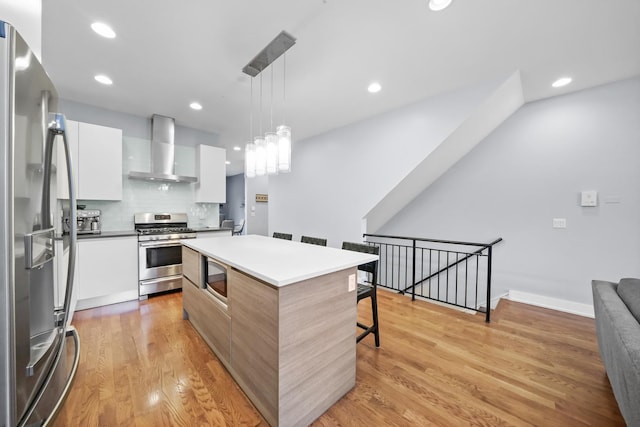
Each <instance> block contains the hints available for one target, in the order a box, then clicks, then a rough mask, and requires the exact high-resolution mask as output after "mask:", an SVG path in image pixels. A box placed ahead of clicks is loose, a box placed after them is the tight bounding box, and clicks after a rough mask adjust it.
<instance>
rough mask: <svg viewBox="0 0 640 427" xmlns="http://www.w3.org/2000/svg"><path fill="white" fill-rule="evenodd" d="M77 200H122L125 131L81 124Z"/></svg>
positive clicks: (79, 129)
mask: <svg viewBox="0 0 640 427" xmlns="http://www.w3.org/2000/svg"><path fill="white" fill-rule="evenodd" d="M78 135H79V138H78V141H79V143H78V146H79V150H78V151H79V159H78V199H81V200H122V130H121V129H115V128H109V127H105V126H98V125H93V124H90V123H82V122H81V123H80V124H79V128H78Z"/></svg>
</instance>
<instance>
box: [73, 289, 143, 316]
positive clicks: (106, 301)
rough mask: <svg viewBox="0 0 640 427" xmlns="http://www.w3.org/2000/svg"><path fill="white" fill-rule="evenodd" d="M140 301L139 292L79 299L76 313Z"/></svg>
mask: <svg viewBox="0 0 640 427" xmlns="http://www.w3.org/2000/svg"><path fill="white" fill-rule="evenodd" d="M136 299H138V290H137V289H136V290H134V291H125V292H119V293H117V294H111V295H104V296H101V297H95V298H87V299H79V300H78V303H77V305H76V311H79V310H87V309H89V308H95V307H101V306H103V305H111V304H117V303H120V302H125V301H132V300H136Z"/></svg>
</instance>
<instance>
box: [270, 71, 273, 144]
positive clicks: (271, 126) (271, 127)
mask: <svg viewBox="0 0 640 427" xmlns="http://www.w3.org/2000/svg"><path fill="white" fill-rule="evenodd" d="M270 117H271V124H270V126H269V129H270V131H271V132H273V67H271V116H270Z"/></svg>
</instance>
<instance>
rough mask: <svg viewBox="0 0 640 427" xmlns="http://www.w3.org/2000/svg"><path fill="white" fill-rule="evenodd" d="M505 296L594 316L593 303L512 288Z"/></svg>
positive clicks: (567, 311)
mask: <svg viewBox="0 0 640 427" xmlns="http://www.w3.org/2000/svg"><path fill="white" fill-rule="evenodd" d="M505 298H507V299H509V300H511V301H515V302H521V303H524V304H530V305H535V306H538V307H544V308H550V309H552V310H557V311H563V312H565V313H571V314H577V315H579V316H584V317H591V318H594V317H595V313H594V310H593V305H590V304H582V303H578V302H573V301H568V300H564V299H560V298H553V297H547V296H544V295H536V294H531V293H529V292H522V291H514V290H510V291H509V292H508V294H507V296H506V297H505Z"/></svg>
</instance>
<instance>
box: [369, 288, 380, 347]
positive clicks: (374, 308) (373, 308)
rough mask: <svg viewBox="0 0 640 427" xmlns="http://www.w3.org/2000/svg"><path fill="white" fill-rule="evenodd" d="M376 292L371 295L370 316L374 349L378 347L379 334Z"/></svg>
mask: <svg viewBox="0 0 640 427" xmlns="http://www.w3.org/2000/svg"><path fill="white" fill-rule="evenodd" d="M376 293H377V292H376V291H375V290H374V292H373V293H372V294H371V314H372V315H373V334H374V336H375V338H376V347H380V332H379V330H378V298H377V296H376Z"/></svg>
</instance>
